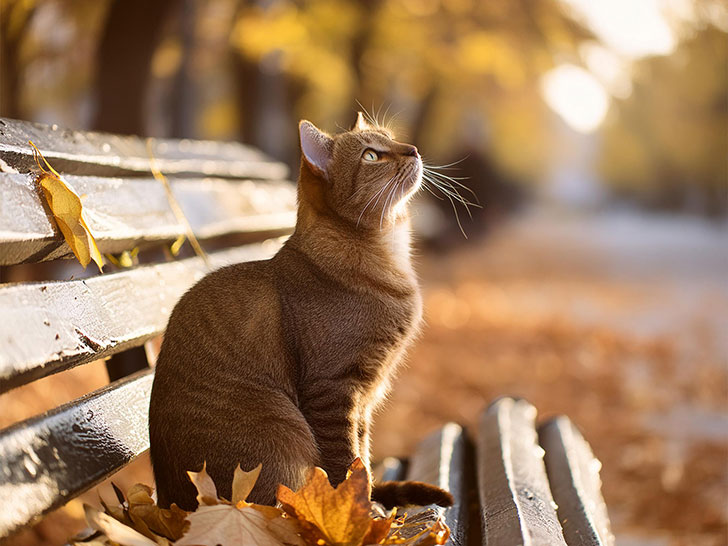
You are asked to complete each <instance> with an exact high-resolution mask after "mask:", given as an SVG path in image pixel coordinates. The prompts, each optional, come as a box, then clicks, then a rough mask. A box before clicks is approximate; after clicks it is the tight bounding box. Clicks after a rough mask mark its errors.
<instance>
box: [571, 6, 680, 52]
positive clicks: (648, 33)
mask: <svg viewBox="0 0 728 546" xmlns="http://www.w3.org/2000/svg"><path fill="white" fill-rule="evenodd" d="M561 1H562V2H563V3H565V4H567V5H568V6H569V7H571V8H572V10H573V11H574V13H575V15H576V16H577V17H579V18H581V19H582V20H583V21H584V23H585V24H586V25H587V26H588V27H589V28H590V29H591V30H592V31H593V32H594V34H596V35H597V37H598V38H599V39H600V40H602V41H603V42H604V44H605V45H607V47H609V48H610V49H612V50H613V51H614V52H615V53H617V54H619V55H623V56H625V57H630V58H633V59H637V58H640V57H644V56H646V55H668V54H670V53H672V52H673V51H674V49H675V46H676V45H677V43H676V37H675V35H674V33H673V31H672V29H671V28H670V25H669V21H668V19H667V18H666V8H667V7H668V6H667V5H666V4H668V2H666V1H665V0H561Z"/></svg>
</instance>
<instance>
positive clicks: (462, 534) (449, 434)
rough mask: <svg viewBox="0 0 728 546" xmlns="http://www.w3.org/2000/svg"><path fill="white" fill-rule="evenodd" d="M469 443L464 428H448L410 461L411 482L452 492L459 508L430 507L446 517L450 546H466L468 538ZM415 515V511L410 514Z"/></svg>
mask: <svg viewBox="0 0 728 546" xmlns="http://www.w3.org/2000/svg"><path fill="white" fill-rule="evenodd" d="M466 450H467V440H466V438H465V432H464V431H463V429H462V427H461V426H460V425H457V424H455V423H448V424H446V425H445V426H444V427H443V428H442V429H441V430H439V431H437V432H436V433H434V434H431V435H430V436H428V437H427V438H425V439H424V440H423V441H422V442H421V443H420V444H419V445H418V446H417V449H416V450H415V452H414V454H413V455H412V457H411V458H410V462H409V467H408V469H407V479H408V480H416V481H421V482H426V483H430V484H432V485H437V486H438V487H440V488H442V489H445V490H446V491H449V492H450V493H451V494H452V496H453V497H454V499H455V504H453V506H451V507H449V508H442V507H439V506H430V507H427V508H426V510H432V511H434V512H435V513H436V514H437V515H442V516H443V517H444V520H445V523H446V524H447V525H448V527H450V539H449V540H448V542H447V544H452V545H453V546H462V545H465V544H467V542H468V537H467V531H468V487H467V484H468V476H467V472H468V468H467V467H466V461H467V455H466ZM408 512H412V510H408Z"/></svg>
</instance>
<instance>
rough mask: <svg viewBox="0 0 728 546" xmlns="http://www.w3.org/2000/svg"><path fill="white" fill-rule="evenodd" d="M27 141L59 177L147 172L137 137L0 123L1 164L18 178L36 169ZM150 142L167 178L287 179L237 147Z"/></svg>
mask: <svg viewBox="0 0 728 546" xmlns="http://www.w3.org/2000/svg"><path fill="white" fill-rule="evenodd" d="M29 140H31V141H33V143H34V144H35V145H36V146H38V148H39V149H40V151H41V153H42V154H43V156H44V157H45V158H46V159H47V160H48V161H49V162H50V163H51V165H53V167H54V168H55V169H56V170H57V171H59V172H61V173H66V174H79V175H80V174H85V175H97V176H124V175H137V176H138V175H139V174H144V175H149V174H150V173H151V165H150V159H149V154H148V152H147V146H146V141H145V140H143V139H141V138H138V137H135V136H121V135H112V134H107V133H95V132H88V131H72V130H70V129H63V128H60V127H58V126H56V125H44V124H41V123H31V122H27V121H19V120H14V119H9V118H0V160H2V161H3V162H5V163H6V164H7V165H8V166H9V167H11V168H12V169H15V170H17V171H19V172H21V173H25V172H28V171H30V170H33V169H34V168H35V161H34V159H33V153H32V149H31V147H30V145H29V144H28V141H29ZM151 143H152V154H153V156H154V159H155V163H156V166H157V168H158V169H159V170H160V171H161V172H163V173H164V174H167V175H171V174H187V175H204V176H217V177H223V178H263V179H273V180H281V179H284V178H287V177H288V168H287V167H286V166H285V165H284V164H282V163H279V162H276V161H273V160H272V159H271V158H269V157H268V156H266V155H265V154H263V153H262V152H260V151H258V150H256V149H254V148H250V147H248V146H244V145H242V144H239V143H237V142H213V141H204V140H165V139H151ZM0 170H3V169H2V168H0Z"/></svg>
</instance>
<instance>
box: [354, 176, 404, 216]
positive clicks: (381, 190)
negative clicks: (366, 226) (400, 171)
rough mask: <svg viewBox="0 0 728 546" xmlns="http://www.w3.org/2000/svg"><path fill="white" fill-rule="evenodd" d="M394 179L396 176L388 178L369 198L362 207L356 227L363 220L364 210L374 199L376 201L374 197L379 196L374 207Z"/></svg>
mask: <svg viewBox="0 0 728 546" xmlns="http://www.w3.org/2000/svg"><path fill="white" fill-rule="evenodd" d="M395 176H396V175H395ZM393 180H394V176H392V178H390V179H389V180H387V183H386V184H384V185H383V186H382V187H381V188H380V189H379V191H377V193H375V194H374V195H372V197H371V198H370V199H369V201H367V204H366V205H364V208H363V209H362V211H361V214H359V218H358V219H357V221H356V227H359V222H361V219H362V217H363V216H364V212H365V211H366V210H367V208H369V205H370V204H371V202H372V201H374V198H375V197H376V198H377V202H376V203H374V208H376V206H377V203H379V198H380V197H381V196H382V193H384V190H386V189H387V186H389V184H391V183H392V181H393Z"/></svg>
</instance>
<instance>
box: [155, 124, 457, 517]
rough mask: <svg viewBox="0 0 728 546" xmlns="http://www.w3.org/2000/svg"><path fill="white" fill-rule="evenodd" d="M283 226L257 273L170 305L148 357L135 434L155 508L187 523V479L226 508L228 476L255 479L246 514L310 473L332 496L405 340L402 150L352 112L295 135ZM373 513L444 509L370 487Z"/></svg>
mask: <svg viewBox="0 0 728 546" xmlns="http://www.w3.org/2000/svg"><path fill="white" fill-rule="evenodd" d="M299 130H300V137H301V150H302V152H303V153H302V160H301V173H300V177H299V181H298V221H297V224H296V229H295V232H294V233H293V235H291V237H290V238H289V239H288V241H287V242H286V243H285V245H284V246H283V247H282V248H281V250H280V251H279V252H278V253H277V254H276V255H275V256H274V257H273V258H272V259H270V260H265V261H259V262H249V263H242V264H237V265H233V266H230V267H226V268H223V269H220V270H218V271H215V272H214V273H211V274H209V275H208V276H207V277H205V278H204V279H202V280H201V281H200V282H199V283H198V284H197V285H196V286H194V287H193V288H192V289H191V290H189V291H188V292H187V293H186V294H185V295H184V296H183V297H182V299H181V300H180V301H179V303H178V304H177V306H176V307H175V309H174V311H173V313H172V316H171V318H170V320H169V326H168V328H167V333H166V335H165V337H164V343H163V345H162V350H161V352H160V354H159V360H158V363H157V369H156V375H155V378H154V387H153V389H152V396H151V405H150V408H149V432H150V438H151V454H152V462H153V466H154V475H155V478H156V483H157V491H158V495H159V503H160V505H162V506H168V505H169V504H170V503H172V502H175V503H177V504H178V505H179V506H180V507H182V508H184V509H187V510H191V509H194V507H195V506H196V501H195V489H194V487H193V486H192V484H191V483H190V481H189V479H188V478H187V476H186V474H185V471H186V470H199V469H200V468H201V467H202V463H203V461H207V471H208V472H209V474H210V475H211V476H212V478H213V479H214V481H215V483H216V484H217V486H218V491H219V493H220V495H221V496H223V497H227V498H230V493H231V487H232V476H233V469H234V468H235V467H236V466H237V465H238V463H240V464H241V466H242V468H243V469H245V470H249V469H251V468H253V467H255V466H257V465H258V464H259V463H262V464H263V470H262V473H261V475H260V478H259V480H258V483H257V485H256V486H255V488H254V489H253V492H252V493H251V495H250V497H249V500H251V501H253V502H257V503H262V504H273V503H275V492H276V489H277V487H278V484H281V483H283V484H285V485H287V486H288V487H290V488H292V489H294V490H295V489H297V488H299V487H300V486H301V485H302V484H303V481H304V477H305V475H306V471H307V469H309V468H310V467H312V466H314V465H317V466H320V467H322V468H323V469H324V470H326V472H327V473H328V475H329V479H330V480H331V482H332V483H333V484H337V483H339V482H341V481H342V480H343V479H344V478H345V477H346V471H347V468H348V467H349V465H350V464H351V463H352V461H353V460H354V459H355V458H356V457H361V459H362V460H363V461H364V463H365V464H366V465H367V467H368V466H369V429H370V426H371V421H372V413H373V411H374V410H375V408H376V407H377V405H378V404H379V403H380V402H381V401H382V399H383V397H384V396H385V394H386V392H387V390H388V389H389V384H390V381H391V378H392V374H393V373H394V370H395V368H396V367H397V364H398V363H399V362H400V360H401V359H402V356H403V353H404V352H405V349H406V348H407V347H408V346H409V345H410V343H411V342H412V340H413V338H414V336H415V335H416V333H417V330H418V327H419V324H420V319H421V315H422V301H421V298H420V293H419V289H418V286H417V280H416V278H415V273H414V271H413V270H412V266H411V265H410V256H409V253H410V235H409V219H408V214H407V209H406V206H405V205H406V202H407V200H408V199H409V198H410V196H411V195H412V194H413V193H414V192H415V191H417V189H418V187H419V185H420V182H421V176H422V161H421V159H420V157H419V154H418V153H417V149H416V148H415V147H414V146H411V145H409V144H403V143H400V142H397V141H395V140H393V137H392V134H391V133H389V132H388V131H387V130H385V129H382V128H379V127H377V126H373V125H370V124H368V123H367V122H366V121H365V119H364V117H363V116H362V114H361V113H360V114H359V116H358V118H357V122H356V125H355V127H354V128H353V129H352V130H351V131H348V132H344V133H341V134H338V135H335V136H333V137H332V136H329V135H327V134H325V133H323V132H321V131H319V130H318V129H317V128H316V127H314V125H313V124H311V123H310V122H308V121H302V122H301V123H300V125H299ZM373 498H374V499H375V500H379V501H380V502H382V503H383V504H385V505H388V506H392V505H396V504H399V505H403V504H429V503H438V504H442V505H449V504H451V503H452V497H451V496H450V495H449V493H447V492H445V491H442V490H440V489H438V488H436V487H433V486H429V485H426V484H420V483H417V482H390V483H387V484H382V485H381V486H379V487H376V486H375V488H374V492H373Z"/></svg>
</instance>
